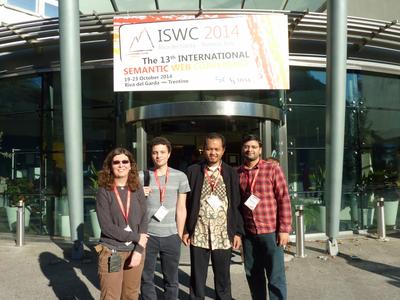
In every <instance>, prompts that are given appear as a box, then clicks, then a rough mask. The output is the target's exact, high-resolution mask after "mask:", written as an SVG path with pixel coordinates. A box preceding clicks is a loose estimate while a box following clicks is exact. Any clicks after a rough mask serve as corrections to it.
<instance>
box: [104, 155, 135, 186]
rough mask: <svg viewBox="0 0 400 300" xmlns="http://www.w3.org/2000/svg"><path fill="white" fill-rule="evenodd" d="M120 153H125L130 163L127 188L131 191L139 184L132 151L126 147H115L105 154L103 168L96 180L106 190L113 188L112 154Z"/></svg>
mask: <svg viewBox="0 0 400 300" xmlns="http://www.w3.org/2000/svg"><path fill="white" fill-rule="evenodd" d="M120 154H125V155H126V156H127V157H128V159H129V161H130V163H131V169H130V170H129V174H128V181H127V185H128V187H129V189H130V190H131V191H132V192H134V191H136V190H137V189H138V188H139V186H140V183H139V176H138V171H137V167H136V162H135V160H134V159H133V155H132V153H131V152H129V151H128V150H127V149H125V148H121V147H118V148H115V149H114V150H111V152H110V153H108V154H107V157H106V159H105V160H104V162H103V168H102V170H101V171H100V172H99V180H98V182H99V186H100V187H103V188H105V189H106V190H112V189H113V188H114V185H115V183H114V179H115V178H114V173H113V171H112V162H113V159H114V156H117V155H120Z"/></svg>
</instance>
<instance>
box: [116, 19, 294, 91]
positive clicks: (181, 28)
mask: <svg viewBox="0 0 400 300" xmlns="http://www.w3.org/2000/svg"><path fill="white" fill-rule="evenodd" d="M287 28H288V25H287V16H285V15H283V14H269V15H264V14H259V15H202V16H199V17H197V18H196V17H195V16H176V15H174V16H132V17H120V16H118V17H114V91H165V90H246V89H288V88H289V54H288V52H289V51H288V30H287Z"/></svg>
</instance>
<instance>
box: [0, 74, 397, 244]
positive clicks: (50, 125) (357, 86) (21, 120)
mask: <svg viewBox="0 0 400 300" xmlns="http://www.w3.org/2000/svg"><path fill="white" fill-rule="evenodd" d="M290 76H291V78H290V82H291V89H290V90H288V91H286V92H285V97H284V98H285V99H284V100H283V101H281V100H280V99H279V98H280V93H279V92H278V91H188V92H142V93H139V92H133V93H114V92H113V87H112V82H113V78H112V69H110V68H100V69H96V68H95V69H87V70H82V103H83V112H82V114H83V116H82V120H83V143H84V157H83V158H84V165H83V166H82V171H83V176H84V185H85V191H84V194H85V197H84V198H85V199H84V204H85V205H84V212H85V227H86V230H85V232H86V235H87V236H86V238H89V237H91V236H93V235H94V232H93V229H92V227H91V225H90V222H89V215H90V210H91V209H92V208H93V207H94V192H95V184H94V182H93V179H94V178H95V176H96V172H97V170H99V169H100V168H101V164H102V162H103V159H104V157H105V155H106V153H107V152H108V150H110V149H111V148H113V147H114V146H116V145H124V146H127V147H128V148H130V149H132V147H133V145H132V141H133V140H135V137H134V134H135V132H134V130H132V126H131V125H126V124H125V111H126V109H128V108H130V107H137V106H142V105H149V104H155V103H166V102H174V101H204V100H219V101H224V100H230V101H244V102H256V103H264V104H269V105H274V106H280V107H281V108H282V109H283V110H284V111H285V112H286V114H287V144H288V180H289V184H290V192H291V195H292V199H293V201H292V202H293V205H295V204H297V203H302V204H304V205H305V206H306V209H305V224H306V232H307V233H311V232H322V231H323V230H324V226H325V225H324V224H325V221H324V211H325V210H324V209H325V207H324V195H323V190H324V177H325V104H326V95H325V90H326V73H325V70H324V69H317V68H309V67H292V68H291V72H290ZM399 95H400V77H399V76H396V75H385V74H378V73H371V72H361V71H350V70H349V71H348V74H347V96H346V99H344V101H346V123H345V152H344V171H343V197H342V207H341V213H340V229H341V230H350V229H358V228H360V229H361V228H369V227H374V226H376V221H375V212H374V207H375V198H376V197H384V198H385V200H386V204H387V206H388V207H389V206H390V208H388V210H390V211H391V212H392V213H397V211H398V199H399V198H400V195H399V187H400V177H399V175H400V128H399V127H400V125H399V122H398V119H399V118H400V102H399V98H398V96H399ZM190 121H193V122H195V123H193V122H189V121H188V120H186V121H182V122H179V121H177V120H176V121H168V122H162V120H154V121H152V122H148V124H147V125H146V126H147V128H148V129H149V130H151V131H152V132H154V134H161V133H163V132H165V133H167V132H170V133H171V134H175V135H182V134H184V132H185V131H186V130H185V126H194V125H196V126H200V125H201V124H202V122H203V123H204V120H200V119H199V120H190ZM196 121H197V122H196ZM233 121H234V122H231V121H230V120H229V118H227V119H226V120H218V121H217V123H216V124H220V126H223V127H224V128H222V129H221V130H225V131H227V132H232V133H233V132H234V130H242V131H243V130H244V131H254V132H257V126H258V125H257V122H255V123H254V124H252V123H251V122H252V121H246V120H245V119H242V120H239V119H237V120H233ZM199 124H200V125H199ZM203 126H209V124H205V125H203ZM218 126H219V125H218ZM214 127H215V126H214ZM203 129H204V128H203ZM199 130H200V129H199ZM215 130H219V128H215ZM277 134H278V133H277V128H274V139H273V142H274V144H278V139H277V138H276V136H277ZM63 136H64V134H63V122H62V103H61V90H60V75H59V73H58V72H52V73H45V74H42V75H35V76H21V77H15V78H8V79H1V80H0V231H1V232H9V231H10V230H14V227H13V226H15V224H14V225H12V224H11V225H10V224H9V223H8V222H7V216H6V206H8V205H9V204H12V203H13V202H14V201H16V199H18V197H20V196H23V197H24V198H25V200H26V203H27V204H28V206H29V207H28V208H29V212H30V220H29V227H28V229H27V233H29V234H43V235H47V234H49V235H61V236H68V234H69V232H68V230H69V229H65V228H64V227H63V225H64V224H68V205H67V201H66V188H65V186H66V182H65V178H66V175H65V161H64V140H63ZM235 143H236V144H235V145H234V147H238V146H239V141H235ZM275 147H277V146H276V145H274V146H273V148H275ZM132 150H133V149H132ZM181 150H182V155H183V156H184V155H186V154H185V151H184V150H185V149H184V148H182V149H181ZM228 150H229V149H227V152H228V153H229V151H228ZM229 159H232V161H233V160H235V159H238V158H236V157H234V155H232V156H231V158H229ZM175 160H176V161H175V162H174V163H176V164H177V165H179V161H178V160H179V157H176V158H175ZM237 162H238V160H236V161H235V163H237ZM396 205H397V206H396ZM386 215H387V216H388V215H389V211H388V212H387V213H386ZM394 218H395V220H394V223H393V222H392V221H390V222H388V225H389V226H394V225H396V224H397V225H399V214H397V219H396V216H394ZM391 223H393V224H391ZM67 227H68V226H67Z"/></svg>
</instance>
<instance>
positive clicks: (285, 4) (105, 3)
mask: <svg viewBox="0 0 400 300" xmlns="http://www.w3.org/2000/svg"><path fill="white" fill-rule="evenodd" d="M79 6H80V10H81V12H82V13H83V14H91V13H93V12H94V11H96V12H97V13H106V12H110V11H114V12H137V11H149V10H157V11H160V10H163V11H165V10H194V9H202V10H209V9H263V10H265V9H275V10H292V11H304V10H307V11H317V12H321V11H323V10H325V7H326V1H325V0H268V1H265V0H224V1H215V0H185V1H182V0H141V1H132V0H96V1H95V2H94V1H92V0H80V1H79Z"/></svg>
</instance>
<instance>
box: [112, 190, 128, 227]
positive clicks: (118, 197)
mask: <svg viewBox="0 0 400 300" xmlns="http://www.w3.org/2000/svg"><path fill="white" fill-rule="evenodd" d="M114 193H115V197H117V201H118V205H119V208H120V209H121V213H122V216H123V217H124V219H125V222H126V224H128V216H129V209H130V207H131V190H130V189H129V188H128V195H127V196H126V211H125V210H124V205H123V204H122V201H121V197H120V196H119V192H118V190H117V187H116V186H115V185H114Z"/></svg>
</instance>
